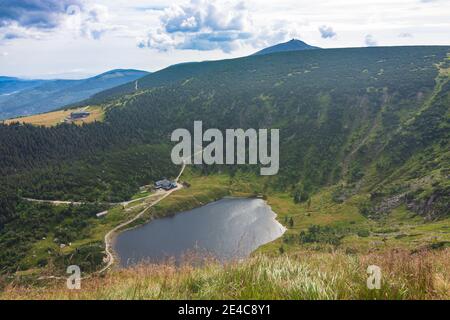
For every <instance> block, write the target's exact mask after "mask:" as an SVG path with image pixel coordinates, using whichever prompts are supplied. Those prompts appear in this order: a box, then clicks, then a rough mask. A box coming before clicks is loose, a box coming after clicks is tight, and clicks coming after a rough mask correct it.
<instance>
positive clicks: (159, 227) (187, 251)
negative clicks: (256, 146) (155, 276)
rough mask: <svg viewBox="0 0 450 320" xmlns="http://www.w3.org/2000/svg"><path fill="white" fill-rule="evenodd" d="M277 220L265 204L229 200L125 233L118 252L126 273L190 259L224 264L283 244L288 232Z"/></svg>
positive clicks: (116, 247) (120, 238) (254, 201)
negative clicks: (130, 269)
mask: <svg viewBox="0 0 450 320" xmlns="http://www.w3.org/2000/svg"><path fill="white" fill-rule="evenodd" d="M275 216H276V215H275V213H274V212H273V211H272V210H271V208H270V207H269V206H268V205H267V204H266V203H265V202H264V201H263V200H261V199H237V198H226V199H222V200H219V201H216V202H213V203H210V204H208V205H205V206H203V207H200V208H197V209H194V210H190V211H185V212H181V213H179V214H177V215H175V216H173V217H168V218H162V219H157V220H154V221H151V222H149V223H147V224H145V225H143V226H140V227H138V228H136V229H132V230H128V231H125V232H123V233H121V234H119V235H118V237H117V239H116V241H115V245H114V247H115V251H116V252H117V254H118V256H119V257H120V264H121V266H122V267H127V266H130V265H133V264H136V263H139V262H143V261H147V262H161V261H165V260H167V259H169V258H173V259H175V260H176V261H177V262H181V261H183V260H185V259H186V256H192V255H195V256H203V255H208V256H213V257H215V258H217V259H219V260H220V261H223V262H225V261H229V260H233V259H240V258H245V257H247V256H248V255H249V254H250V253H251V252H253V251H254V250H255V249H257V248H258V247H259V246H261V245H263V244H265V243H268V242H270V241H273V240H275V239H277V238H279V237H280V236H281V235H282V234H283V233H284V231H285V228H284V227H283V226H282V225H281V224H280V223H278V221H276V220H275Z"/></svg>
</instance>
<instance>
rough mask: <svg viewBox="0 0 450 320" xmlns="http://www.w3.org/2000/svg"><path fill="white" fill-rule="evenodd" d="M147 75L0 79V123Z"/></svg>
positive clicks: (132, 72) (110, 73) (134, 72)
mask: <svg viewBox="0 0 450 320" xmlns="http://www.w3.org/2000/svg"><path fill="white" fill-rule="evenodd" d="M148 74H149V73H148V72H146V71H140V70H132V69H126V70H124V69H116V70H111V71H108V72H105V73H102V74H100V75H97V76H95V77H92V78H87V79H82V80H25V79H19V78H13V77H0V119H7V118H14V117H18V116H25V115H31V114H37V113H43V112H47V111H51V110H54V109H57V108H60V107H63V106H66V105H69V104H73V103H76V102H79V101H82V100H85V99H87V98H89V97H91V96H93V95H94V94H96V93H98V92H101V91H104V90H107V89H110V88H113V87H116V86H119V85H122V84H124V83H128V82H131V81H134V80H136V79H139V78H142V77H144V76H146V75H148Z"/></svg>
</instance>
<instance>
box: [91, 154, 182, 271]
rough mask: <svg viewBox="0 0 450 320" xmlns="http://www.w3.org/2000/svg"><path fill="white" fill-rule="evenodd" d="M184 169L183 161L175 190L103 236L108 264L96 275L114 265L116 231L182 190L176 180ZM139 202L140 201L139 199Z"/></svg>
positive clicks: (163, 195) (164, 193) (168, 192)
mask: <svg viewBox="0 0 450 320" xmlns="http://www.w3.org/2000/svg"><path fill="white" fill-rule="evenodd" d="M185 168H186V163H185V162H184V161H183V166H182V167H181V171H180V173H179V174H178V177H177V178H176V179H175V182H176V183H177V187H176V188H174V189H172V190H169V191H166V192H163V193H161V194H162V196H161V197H160V198H158V199H157V200H156V201H154V202H152V203H151V204H150V205H149V206H148V207H146V208H145V209H144V210H142V211H141V212H139V213H138V214H137V215H136V216H135V217H134V218H132V219H130V220H128V221H125V222H123V223H121V224H119V225H118V226H116V227H115V228H114V229H112V230H111V231H109V232H108V233H107V234H106V235H105V252H106V260H107V261H108V263H107V264H106V266H105V267H104V268H103V269H101V270H100V271H98V272H97V273H103V272H105V271H106V270H108V269H109V268H110V267H111V266H112V265H113V264H114V252H113V249H112V240H113V238H114V235H115V233H116V232H117V231H119V230H120V229H122V228H124V227H126V226H128V225H130V224H131V223H133V222H135V221H136V220H138V219H139V218H141V217H142V216H143V215H144V214H145V213H146V212H147V211H148V210H149V209H150V208H152V207H154V206H155V205H157V204H158V203H160V202H161V201H162V200H164V199H165V198H167V197H168V196H170V195H171V194H172V193H173V192H175V191H177V190H180V189H182V188H183V187H182V186H181V185H180V184H178V180H179V179H180V177H181V175H182V174H183V172H184V169H185ZM139 200H141V199H139Z"/></svg>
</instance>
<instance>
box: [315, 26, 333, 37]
mask: <svg viewBox="0 0 450 320" xmlns="http://www.w3.org/2000/svg"><path fill="white" fill-rule="evenodd" d="M319 32H320V36H321V37H322V38H324V39H333V38H335V37H336V36H337V34H336V32H334V30H333V28H332V27H329V26H325V25H324V26H320V27H319Z"/></svg>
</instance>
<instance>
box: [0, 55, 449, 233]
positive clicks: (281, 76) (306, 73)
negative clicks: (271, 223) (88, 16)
mask: <svg viewBox="0 0 450 320" xmlns="http://www.w3.org/2000/svg"><path fill="white" fill-rule="evenodd" d="M449 52H450V48H449V47H392V48H361V49H333V50H308V51H301V52H285V53H277V54H269V55H262V56H251V57H247V58H241V59H234V60H224V61H214V62H203V63H192V64H182V65H176V66H173V67H170V68H167V69H165V70H162V71H159V72H157V73H154V74H151V75H149V76H147V77H145V78H143V79H141V80H139V91H138V92H134V91H135V88H133V89H132V90H130V85H125V86H122V87H117V88H114V89H112V90H110V91H108V92H103V93H102V94H100V95H97V96H96V97H95V99H94V100H91V101H90V102H89V103H91V102H93V101H95V102H96V103H99V102H101V103H103V104H104V106H105V108H106V109H107V113H106V115H105V121H104V122H102V123H94V124H88V125H83V126H81V127H77V126H75V125H68V124H61V125H59V126H57V127H54V128H38V127H33V126H30V125H10V126H5V125H0V171H1V174H2V178H1V180H0V182H1V185H2V191H1V192H2V197H1V203H0V210H1V211H0V221H1V225H0V234H1V233H2V232H4V231H3V230H7V229H4V228H5V226H7V225H8V224H10V223H13V222H14V221H20V219H21V217H20V213H19V212H18V210H21V208H23V206H21V205H20V202H21V200H20V196H27V197H34V198H40V199H75V200H89V201H94V200H98V201H101V200H108V201H109V200H114V201H116V200H117V201H119V200H126V199H128V198H129V197H130V196H131V195H132V194H133V192H136V191H137V190H138V186H139V185H140V184H143V183H146V182H149V181H151V180H153V179H157V178H159V177H161V176H170V175H173V174H174V173H175V172H176V168H174V166H172V165H171V162H170V157H169V154H170V140H169V137H170V133H171V132H172V131H173V130H174V129H177V128H191V127H192V126H193V122H194V121H195V120H202V121H203V126H204V128H219V129H227V128H244V129H245V128H278V129H280V135H281V136H280V142H281V146H280V147H281V150H280V151H281V154H280V173H279V174H278V175H277V176H275V177H273V178H270V179H268V180H266V182H265V183H266V184H267V188H268V189H273V190H285V191H289V192H291V194H292V197H293V199H294V200H295V201H296V202H304V201H307V200H308V199H309V198H310V196H311V195H312V194H314V193H315V192H318V191H319V190H320V189H321V188H323V187H325V186H335V192H334V195H333V197H334V199H335V200H336V201H337V202H343V201H345V200H346V199H347V198H348V197H350V196H351V195H354V194H357V193H360V192H364V193H369V194H370V195H371V197H370V199H368V200H367V203H365V204H364V205H363V206H362V207H361V212H363V213H364V214H365V215H366V216H375V217H376V216H377V215H380V214H383V213H384V212H385V211H389V210H390V208H391V207H392V206H393V205H395V201H397V202H398V201H401V202H402V203H405V204H406V205H408V208H410V210H412V211H413V212H416V213H418V214H421V215H423V216H426V217H428V218H429V219H439V218H442V217H446V216H448V215H449V212H450V210H449V202H450V201H449V194H450V192H449V191H450V187H449V175H450V160H449V159H450V146H449V141H450V111H449V109H450V108H449V107H450V82H449V74H450V71H449V70H450V59H449ZM200 169H201V170H202V172H203V173H210V172H214V171H217V170H221V171H227V172H229V173H231V174H234V173H235V172H236V171H237V170H247V171H250V172H253V171H254V172H257V171H256V169H257V168H254V167H245V168H244V169H242V168H240V167H223V168H217V167H216V168H207V167H204V168H200ZM0 239H1V238H0Z"/></svg>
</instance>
